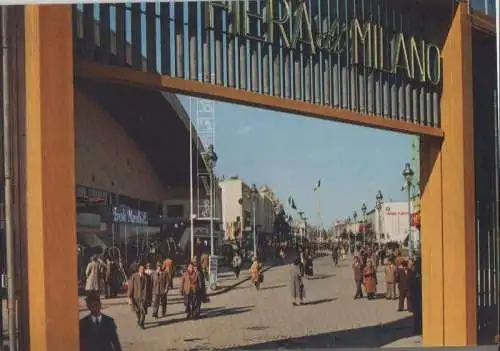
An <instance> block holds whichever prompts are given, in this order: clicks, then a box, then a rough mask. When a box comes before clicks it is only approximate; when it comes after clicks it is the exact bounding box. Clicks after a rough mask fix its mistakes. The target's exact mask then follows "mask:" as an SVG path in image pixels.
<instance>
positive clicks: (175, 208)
mask: <svg viewBox="0 0 500 351" xmlns="http://www.w3.org/2000/svg"><path fill="white" fill-rule="evenodd" d="M167 216H168V217H169V218H183V217H184V206H183V205H168V206H167Z"/></svg>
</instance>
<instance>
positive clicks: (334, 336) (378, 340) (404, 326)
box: [228, 317, 414, 350]
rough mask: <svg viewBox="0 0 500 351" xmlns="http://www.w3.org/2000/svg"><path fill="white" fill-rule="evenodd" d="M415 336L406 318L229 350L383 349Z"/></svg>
mask: <svg viewBox="0 0 500 351" xmlns="http://www.w3.org/2000/svg"><path fill="white" fill-rule="evenodd" d="M333 318H335V317H333ZM413 335H414V334H413V330H412V318H411V317H406V318H403V319H400V320H397V321H395V322H392V323H387V324H381V325H377V326H370V327H364V328H358V329H348V330H341V331H337V332H331V333H322V334H316V335H308V336H302V337H297V338H289V339H282V340H276V341H269V342H264V343H260V344H254V345H245V346H241V347H238V348H229V349H228V350H264V349H277V348H284V349H306V348H307V349H315V348H318V349H319V348H351V347H381V346H384V345H387V344H390V343H392V342H394V341H396V340H399V339H403V338H407V337H410V336H413Z"/></svg>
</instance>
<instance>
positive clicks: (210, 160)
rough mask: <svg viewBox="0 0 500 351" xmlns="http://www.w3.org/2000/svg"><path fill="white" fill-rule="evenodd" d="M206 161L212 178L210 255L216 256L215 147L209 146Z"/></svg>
mask: <svg viewBox="0 0 500 351" xmlns="http://www.w3.org/2000/svg"><path fill="white" fill-rule="evenodd" d="M205 161H206V165H207V168H208V172H209V176H210V255H211V256H213V255H214V254H215V247H214V168H215V164H216V163H217V154H216V153H215V150H214V146H213V145H212V144H210V145H208V151H207V152H206V154H205Z"/></svg>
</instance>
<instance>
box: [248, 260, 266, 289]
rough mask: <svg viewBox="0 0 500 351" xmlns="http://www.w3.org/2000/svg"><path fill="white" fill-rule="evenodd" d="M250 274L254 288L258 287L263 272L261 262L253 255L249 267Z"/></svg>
mask: <svg viewBox="0 0 500 351" xmlns="http://www.w3.org/2000/svg"><path fill="white" fill-rule="evenodd" d="M250 275H251V279H252V283H253V285H255V289H257V290H259V289H260V284H261V283H262V281H263V280H264V274H263V273H262V264H261V263H260V262H259V260H258V259H257V257H256V256H254V257H253V263H252V266H251V267H250Z"/></svg>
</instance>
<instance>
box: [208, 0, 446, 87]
mask: <svg viewBox="0 0 500 351" xmlns="http://www.w3.org/2000/svg"><path fill="white" fill-rule="evenodd" d="M326 1H328V0H326ZM263 2H264V4H265V7H264V11H262V14H259V13H256V12H255V10H252V6H250V2H249V1H248V0H247V1H210V2H207V3H206V7H205V13H204V16H205V26H206V27H207V28H214V27H215V18H216V13H222V15H223V16H225V17H226V19H227V23H231V24H232V25H231V30H230V32H229V33H228V34H229V35H232V36H236V37H240V38H247V39H249V40H253V41H259V42H263V43H269V44H273V43H276V42H277V41H279V39H281V41H282V44H283V46H284V47H285V48H286V49H288V50H296V49H298V44H302V48H303V50H304V53H305V54H307V55H310V56H314V55H316V53H317V52H319V51H323V52H326V53H331V54H339V55H345V57H346V58H348V64H350V65H362V66H363V67H365V68H367V69H372V70H375V71H380V72H388V73H391V74H400V73H403V74H405V75H406V77H407V78H409V79H410V80H415V81H418V82H422V83H424V82H428V83H431V84H433V85H439V84H440V82H441V51H440V48H439V47H438V46H437V45H435V44H433V43H429V42H427V41H425V40H424V39H420V38H417V37H415V36H413V35H408V34H406V33H403V32H397V31H393V30H389V29H388V28H384V26H382V25H381V24H379V23H374V22H366V21H362V20H360V19H358V18H351V19H349V20H347V21H342V20H341V19H340V18H334V17H333V16H330V18H331V22H330V23H327V24H326V26H325V24H324V23H317V21H316V20H315V18H317V17H320V18H321V17H326V16H327V15H328V14H318V13H311V11H312V9H311V8H310V7H309V1H307V0H299V1H297V2H295V1H293V2H292V1H290V0H265V1H263ZM292 4H295V5H294V6H293V5H292ZM278 5H279V6H281V11H280V12H281V14H278V13H277V11H276V8H277V7H278ZM315 12H317V11H315ZM318 15H319V16H318ZM311 19H313V20H311ZM325 27H326V29H325ZM256 28H262V29H261V30H260V31H257V30H256Z"/></svg>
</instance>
